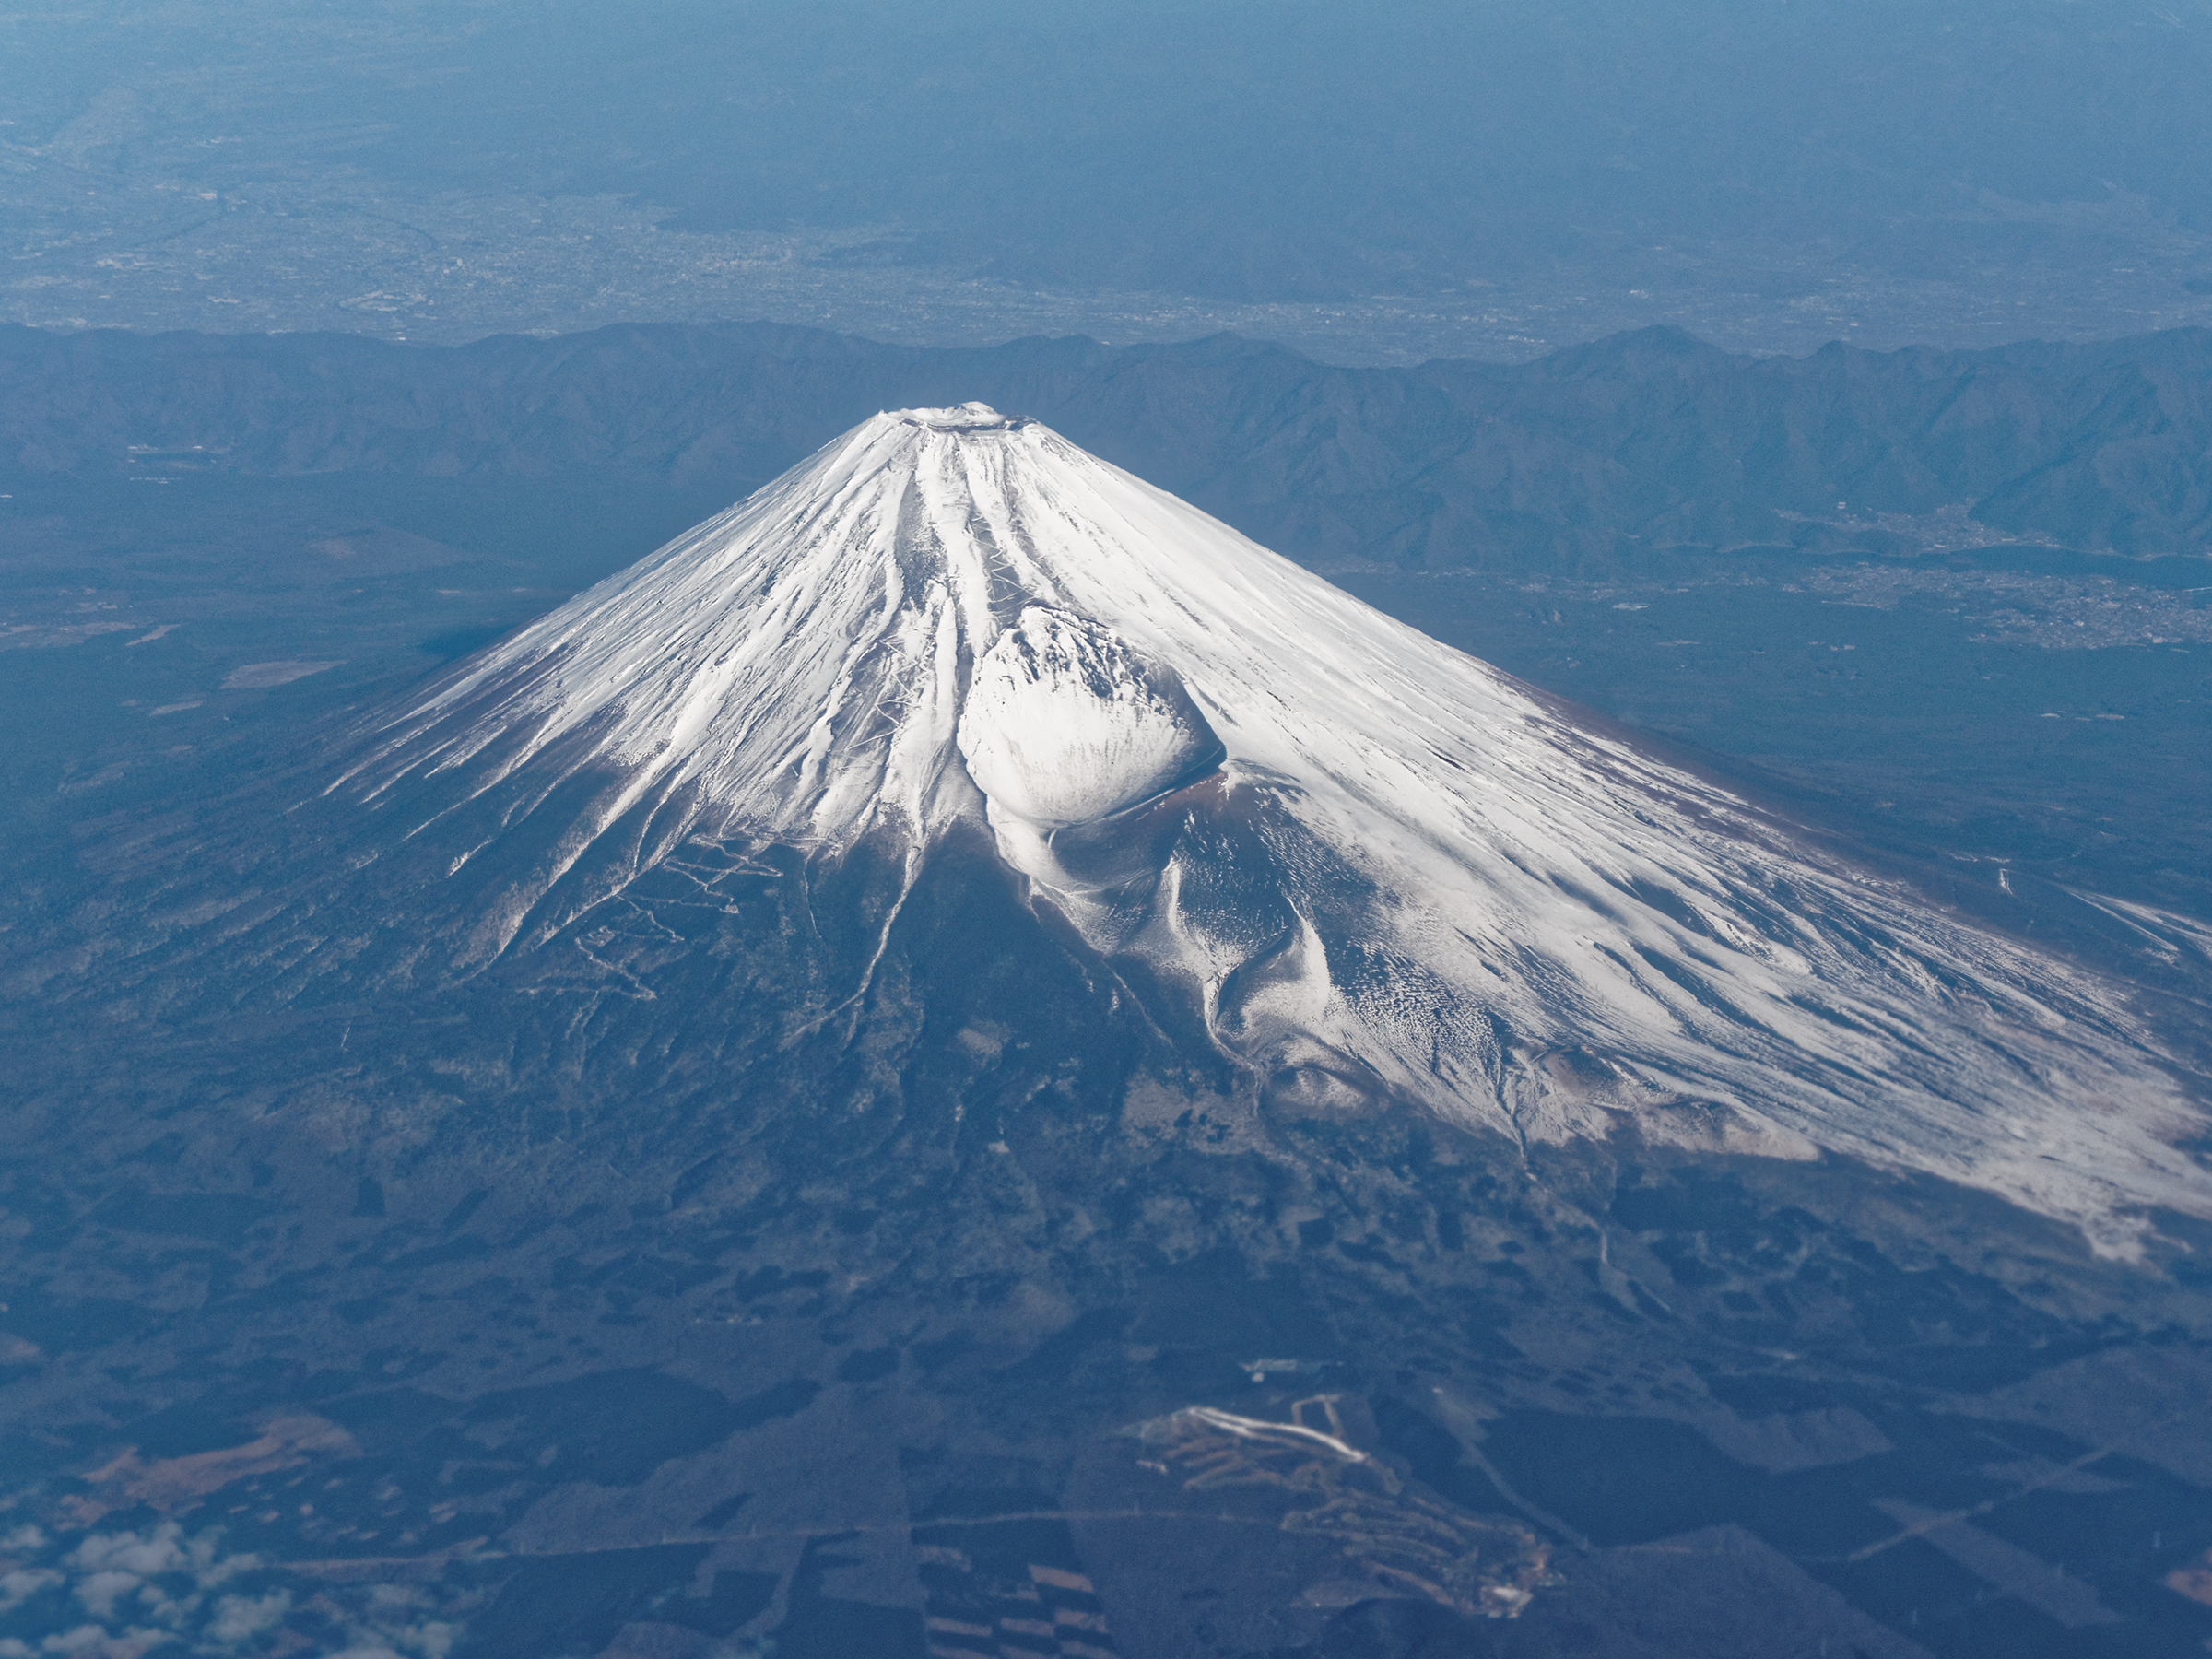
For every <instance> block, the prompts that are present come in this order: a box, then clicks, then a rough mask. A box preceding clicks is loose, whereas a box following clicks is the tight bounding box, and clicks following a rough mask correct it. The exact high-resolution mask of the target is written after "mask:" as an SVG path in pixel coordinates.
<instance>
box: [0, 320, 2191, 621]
mask: <svg viewBox="0 0 2212 1659" xmlns="http://www.w3.org/2000/svg"><path fill="white" fill-rule="evenodd" d="M970 398H976V399H981V400H983V401H986V402H989V403H992V404H994V405H996V406H1000V407H1005V408H1013V409H1019V410H1022V411H1025V412H1027V413H1030V414H1034V415H1036V416H1038V417H1039V418H1042V419H1044V420H1046V421H1048V422H1050V423H1052V424H1053V426H1055V427H1057V428H1058V429H1061V430H1063V431H1065V432H1066V433H1067V434H1068V435H1069V436H1070V437H1071V438H1073V439H1075V440H1076V441H1078V442H1080V443H1082V444H1084V445H1085V446H1086V447H1088V448H1090V449H1092V450H1093V451H1095V452H1096V453H1100V454H1102V455H1104V456H1106V457H1108V458H1109V459H1112V460H1113V461H1115V462H1118V463H1119V464H1121V465H1125V466H1127V467H1129V468H1131V469H1132V470H1133V471H1135V472H1136V473H1138V474H1139V475H1141V476H1143V477H1147V478H1149V479H1152V480H1154V481H1156V482H1158V483H1159V484H1160V485H1161V486H1162V487H1164V488H1169V489H1171V490H1173V491H1175V492H1176V493H1178V494H1180V495H1182V496H1183V497H1185V498H1186V499H1188V500H1193V501H1195V502H1197V503H1198V504H1199V505H1201V506H1203V507H1205V508H1206V509H1207V510H1208V511H1210V512H1214V513H1216V514H1218V515H1219V516H1220V517H1222V518H1225V519H1227V520H1228V521H1229V522H1230V523H1231V524H1235V525H1237V526H1238V527H1239V528H1241V529H1242V530H1244V531H1246V532H1247V533H1248V534H1250V535H1253V536H1254V537H1256V538H1257V539H1259V540H1261V541H1262V542H1265V543H1266V544H1267V545H1269V546H1272V547H1278V548H1280V549H1282V550H1283V551H1285V552H1288V553H1289V554H1291V555H1292V556H1294V557H1296V558H1299V559H1303V560H1305V561H1307V562H1309V563H1314V564H1319V565H1324V566H1326V565H1343V564H1347V563H1359V562H1371V563H1375V564H1380V565H1383V566H1394V567H1400V568H1408V569H1424V568H1425V569H1448V568H1455V567H1457V568H1465V567H1472V568H1478V569H1490V570H1500V571H1503V570H1516V569H1527V570H1535V569H1541V570H1544V571H1547V572H1551V573H1557V574H1572V575H1581V576H1583V577H1603V576H1606V575H1608V574H1612V573H1615V572H1621V571H1653V570H1656V569H1663V568H1665V566H1666V565H1667V564H1668V563H1669V562H1670V561H1675V560H1679V559H1683V558H1685V557H1688V558H1697V557H1700V556H1705V555H1711V554H1715V553H1728V552H1733V551H1738V550H1741V549H1745V548H1756V547H1793V548H1796V549H1800V550H1805V551H1844V550H1855V551H1861V552H1874V553H1912V552H1923V551H1950V550H1956V549H1959V548H1961V547H1964V548H1971V547H1980V546H1993V545H2001V544H2005V543H2008V542H2009V543H2014V544H2028V545H2033V546H2041V547H2054V548H2064V549H2070V550H2073V551H2075V552H2078V553H2088V554H2096V553H2108V552H2112V553H2120V554H2124V555H2128V556H2132V557H2138V558H2140V557H2147V556H2163V555H2173V554H2203V553H2206V551H2207V550H2212V331H2207V330H2204V329H2180V330H2174V331H2171V332H2168V333H2164V334H2158V335H2145V336H2140V337H2137V338H2134V339H2127V340H2117V341H2112V342H2106V343H2100V344H2095V345H2049V344H2040V343H2033V342H2030V343H2026V344H2021V345H2015V346H2008V347H1999V348H1996V349H1992V350H1986V351H1936V350H1931V349H1918V348H1915V349H1907V350H1902V351H1895V352H1873V351H1864V350H1859V349H1856V348H1853V347H1848V346H1844V345H1841V344H1838V345H1831V346H1829V347H1825V348H1823V349H1822V350H1820V351H1818V352H1816V353H1814V354H1813V355H1812V356H1810V357H1807V358H1802V359H1793V358H1750V357H1742V356H1735V355H1732V354H1730V353H1727V352H1724V351H1722V350H1720V349H1718V348H1717V347H1712V346H1709V345H1706V344H1704V343H1702V342H1700V341H1698V340H1696V339H1694V338H1692V337H1691V336H1689V335H1686V334H1683V333H1682V332H1680V331H1679V330H1674V329H1666V328H1652V329H1644V330H1641V331H1638V332H1636V333H1632V334H1627V335H1617V336H1614V337H1612V338H1609V339H1605V340H1600V341H1596V342H1594V343H1592V344H1589V345H1586V346H1580V347H1573V348H1571V349H1569V350H1565V351H1561V352H1558V353H1555V354H1553V355H1552V356H1550V357H1547V358H1544V359H1538V360H1536V361H1535V362H1532V363H1526V364H1521V365H1512V366H1505V365H1498V364H1488V363H1479V362H1465V361H1447V360H1439V361H1435V362H1430V363H1427V364H1424V365H1421V366H1420V367H1418V368H1413V369H1351V368H1333V367H1327V366H1324V365H1321V364H1317V363H1314V362H1312V361H1309V360H1308V359H1304V358H1301V357H1300V356H1298V355H1297V354H1295V353H1293V352H1291V351H1288V350H1287V349H1284V348H1282V347H1275V346H1269V345H1265V344H1260V343H1256V342H1252V341H1247V340H1242V339H1240V338H1237V337H1234V336H1230V335H1220V336H1216V337H1214V338H1211V339H1206V340H1200V341H1194V342H1191V343H1188V344H1182V345H1175V346H1143V347H1108V346H1104V345H1100V343H1098V342H1096V341H1093V340H1089V339H1085V338H1081V337H1074V338H1066V339H1025V340H1016V341H1012V342H1009V343H1007V344H1006V345H1003V346H998V347H986V348H961V349H935V348H923V347H899V346H887V345H882V344H878V343H876V342H873V341H868V340H863V339H858V338H853V337H850V336H844V335H834V334H830V333H826V332H822V331H818V330H810V329H802V328H791V327H785V326H782V325H775V324H730V325H725V326H718V327H680V326H673V325H667V326H662V325H625V326H618V327H611V328H605V329H600V330H597V331H594V332H593V333H590V334H584V335H568V336H561V337H556V338H550V339H528V338H523V337H520V336H500V337H495V338H491V339H487V340H482V341H479V342H477V343H476V344H473V345H470V346H465V347H413V346H397V345H388V344H383V343H379V342H374V341H371V340H366V339H361V338H358V337H354V336H347V335H258V336H253V335H198V334H170V335H150V336H147V335H130V334H124V333H120V332H106V331H102V332H93V333H85V334H76V335H53V334H46V333H41V332H38V331H35V330H30V329H25V328H19V327H8V328H5V329H0V477H6V476H10V475H13V476H15V477H36V476H39V475H47V476H52V475H56V474H62V475H75V476H79V477H98V476H103V475H104V476H110V477H113V476H119V475H125V474H134V473H135V474H142V475H143V474H148V473H151V474H173V473H177V472H182V471H191V470H200V469H207V468H219V469H225V470H230V471H235V472H239V473H243V474H256V475H269V476H297V475H307V474H321V473H332V472H369V473H385V474H412V475H418V476H425V477H472V476H473V477H488V476H500V475H505V476H512V477H563V478H567V479H570V480H575V479H578V478H582V477H594V476H596V477H607V478H610V479H615V478H619V479H621V480H624V481H625V482H628V483H631V484H634V483H637V482H644V481H650V482H657V483H661V484H665V485H669V486H675V487H678V488H682V489H684V490H685V491H686V492H687V493H688V492H690V491H692V490H697V491H698V492H699V493H700V497H701V498H702V499H713V498H720V499H722V500H729V499H734V498H735V497H736V496H739V495H742V494H744V493H746V492H747V491H748V490H750V489H751V488H755V487H756V486H757V485H759V484H760V483H761V482H764V481H765V480H766V479H768V478H770V477H773V476H774V475H775V474H776V473H778V472H779V471H781V470H782V468H784V467H785V466H787V465H790V464H791V463H792V462H793V461H794V460H796V459H797V458H798V457H800V456H802V455H804V454H806V453H808V452H809V451H811V450H812V449H813V448H815V447H817V446H818V445H819V444H821V443H823V442H825V441H828V440H829V439H830V438H831V437H833V436H834V435H835V434H836V433H838V432H840V431H841V430H843V429H846V428H847V427H849V426H850V425H852V424H853V422H854V421H855V420H857V419H859V418H863V417H865V415H867V414H870V413H872V412H873V411H875V410H876V409H877V408H880V407H884V406H899V405H943V404H949V403H954V402H959V401H965V400H967V399H970Z"/></svg>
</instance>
